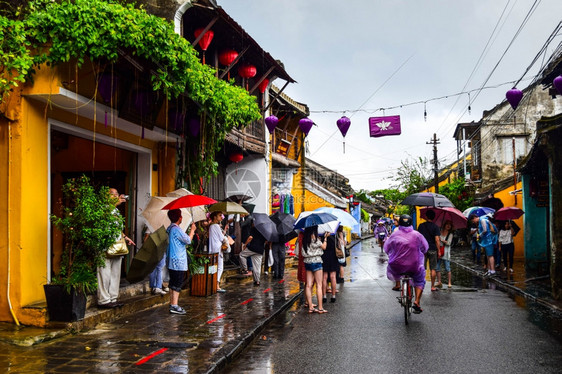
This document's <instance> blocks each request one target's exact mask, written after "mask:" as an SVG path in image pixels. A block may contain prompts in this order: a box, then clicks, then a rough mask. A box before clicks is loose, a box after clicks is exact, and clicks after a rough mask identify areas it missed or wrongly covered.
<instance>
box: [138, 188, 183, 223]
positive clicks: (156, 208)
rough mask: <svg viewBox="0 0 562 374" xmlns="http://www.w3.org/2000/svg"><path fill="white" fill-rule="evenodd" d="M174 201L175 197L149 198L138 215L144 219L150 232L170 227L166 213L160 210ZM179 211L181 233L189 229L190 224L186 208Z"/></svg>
mask: <svg viewBox="0 0 562 374" xmlns="http://www.w3.org/2000/svg"><path fill="white" fill-rule="evenodd" d="M175 199H176V198H175V197H165V196H152V197H151V198H150V201H149V202H148V204H146V206H145V207H144V209H143V210H142V211H141V213H140V215H141V216H142V217H143V218H144V221H145V222H146V225H147V226H148V228H149V229H150V231H151V232H155V231H156V230H158V229H159V228H160V227H162V226H164V227H166V228H167V227H168V226H170V224H171V222H170V219H169V218H168V211H167V210H162V207H164V206H165V205H166V204H169V203H171V202H172V201H174V200H175ZM180 210H181V215H182V217H183V220H182V222H181V224H180V227H181V229H182V230H183V231H185V230H187V228H188V227H189V224H191V214H190V213H189V210H188V209H187V208H182V209H180Z"/></svg>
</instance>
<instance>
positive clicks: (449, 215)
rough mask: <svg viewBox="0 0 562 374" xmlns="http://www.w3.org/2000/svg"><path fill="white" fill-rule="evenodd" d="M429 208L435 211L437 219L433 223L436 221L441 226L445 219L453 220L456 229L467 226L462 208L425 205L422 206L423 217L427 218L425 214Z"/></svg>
mask: <svg viewBox="0 0 562 374" xmlns="http://www.w3.org/2000/svg"><path fill="white" fill-rule="evenodd" d="M429 209H431V210H433V211H434V212H435V219H434V220H433V223H435V224H436V225H437V226H440V227H441V226H443V223H444V222H445V221H451V222H452V223H453V228H455V229H460V228H463V227H466V224H467V219H466V217H465V216H464V215H463V214H462V212H461V211H460V210H458V209H457V208H451V207H446V208H433V207H425V208H421V209H420V214H421V217H422V218H423V219H427V218H426V215H425V214H426V212H427V211H428V210H429Z"/></svg>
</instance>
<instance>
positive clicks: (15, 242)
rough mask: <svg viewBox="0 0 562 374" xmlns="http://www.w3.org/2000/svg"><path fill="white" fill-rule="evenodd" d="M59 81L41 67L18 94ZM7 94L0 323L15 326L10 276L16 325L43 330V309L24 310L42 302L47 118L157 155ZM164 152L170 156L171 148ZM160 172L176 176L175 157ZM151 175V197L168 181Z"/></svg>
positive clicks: (1, 125) (2, 134) (1, 142)
mask: <svg viewBox="0 0 562 374" xmlns="http://www.w3.org/2000/svg"><path fill="white" fill-rule="evenodd" d="M61 80H62V79H61V77H60V69H50V68H46V67H42V68H41V69H38V70H37V74H36V75H35V76H34V84H33V86H31V85H24V87H23V89H22V91H23V93H24V94H40V93H43V94H44V93H55V92H58V89H59V88H58V87H59V86H60V85H61ZM12 95H13V96H12V97H11V98H10V100H9V107H7V108H6V106H4V107H3V109H4V110H6V112H5V113H9V114H10V119H11V121H8V120H7V119H6V118H3V117H2V116H0V199H1V201H2V203H0V227H1V229H2V230H3V233H2V235H0V295H2V296H0V321H8V322H13V321H15V319H14V317H13V316H12V313H11V311H10V308H9V304H8V300H7V297H6V293H7V287H8V274H9V277H10V281H9V287H10V292H9V297H10V301H11V305H12V309H13V313H14V315H15V316H16V318H17V320H18V321H19V322H20V323H21V324H24V325H36V326H44V324H45V323H46V315H45V313H44V310H41V309H37V308H24V307H25V306H28V305H30V304H34V303H38V302H43V301H44V300H45V296H44V292H43V285H44V284H46V283H47V281H48V256H49V232H50V228H51V225H50V220H49V217H48V214H49V205H48V204H49V201H50V198H51V197H50V195H49V180H50V177H51V176H50V175H49V172H48V170H49V164H48V163H49V152H50V149H49V143H48V139H49V137H50V134H49V128H48V118H53V119H56V120H59V121H61V122H65V123H68V124H71V125H75V126H78V127H82V128H84V129H87V130H90V131H94V132H95V133H97V134H105V135H108V136H113V137H116V138H117V139H120V140H124V141H128V142H130V143H133V144H137V145H141V146H143V147H146V148H149V149H152V154H153V160H154V161H153V162H154V163H158V159H159V156H160V154H159V149H158V144H157V143H155V142H153V141H150V140H146V139H140V138H139V137H138V136H135V135H131V134H128V133H123V132H121V131H116V130H115V129H111V127H110V126H108V127H106V126H105V124H104V123H103V120H104V119H103V118H99V119H98V122H97V123H96V124H95V126H94V122H93V121H92V120H91V119H86V118H81V117H77V116H76V115H75V114H74V113H72V112H66V111H62V110H60V109H59V108H57V107H56V106H50V105H47V104H45V103H40V102H37V101H34V100H30V99H29V98H23V97H21V96H20V91H19V90H15V91H14V93H13V94H12ZM100 120H101V121H102V122H99V121H100ZM9 128H10V129H11V137H10V133H9V131H8V129H9ZM168 153H174V154H175V150H174V149H173V147H172V148H171V149H170V148H169V149H168ZM163 169H169V170H172V172H171V174H175V172H174V170H175V158H174V157H167V158H166V160H162V164H161V165H159V170H163ZM152 173H153V174H152V192H153V194H154V193H155V192H156V191H157V190H158V188H159V187H166V188H168V184H169V179H173V178H170V177H169V178H167V179H166V181H164V182H163V183H162V181H160V182H161V184H160V183H159V172H158V171H153V172H152ZM162 185H163V186H162ZM168 189H169V190H171V189H173V188H168ZM8 253H9V256H10V261H9V262H10V264H9V269H8Z"/></svg>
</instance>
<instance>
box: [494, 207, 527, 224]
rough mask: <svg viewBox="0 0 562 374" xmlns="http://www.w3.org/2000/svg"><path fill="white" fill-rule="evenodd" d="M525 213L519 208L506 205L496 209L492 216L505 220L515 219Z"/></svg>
mask: <svg viewBox="0 0 562 374" xmlns="http://www.w3.org/2000/svg"><path fill="white" fill-rule="evenodd" d="M523 213H525V212H524V211H522V210H521V209H519V208H517V207H514V206H506V207H504V208H501V209H498V210H497V211H496V213H495V214H494V218H495V219H496V220H498V221H507V220H510V219H517V218H519V217H521V216H522V215H523Z"/></svg>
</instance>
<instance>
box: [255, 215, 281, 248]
mask: <svg viewBox="0 0 562 374" xmlns="http://www.w3.org/2000/svg"><path fill="white" fill-rule="evenodd" d="M252 216H253V218H254V227H255V228H256V230H258V231H259V233H260V234H262V235H263V237H264V238H265V240H267V241H268V242H276V241H278V240H279V235H278V234H277V226H276V225H275V223H273V221H272V220H271V218H269V216H268V215H267V214H265V213H254V214H252Z"/></svg>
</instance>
